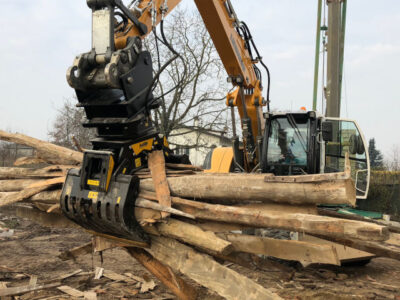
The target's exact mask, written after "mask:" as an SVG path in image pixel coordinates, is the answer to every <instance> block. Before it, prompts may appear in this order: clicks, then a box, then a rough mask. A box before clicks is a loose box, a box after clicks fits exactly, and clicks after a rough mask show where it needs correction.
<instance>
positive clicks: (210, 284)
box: [149, 237, 282, 300]
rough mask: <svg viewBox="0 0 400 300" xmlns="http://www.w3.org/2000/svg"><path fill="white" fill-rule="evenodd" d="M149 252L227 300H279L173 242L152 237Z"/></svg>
mask: <svg viewBox="0 0 400 300" xmlns="http://www.w3.org/2000/svg"><path fill="white" fill-rule="evenodd" d="M149 252H150V253H151V254H152V255H153V256H154V257H155V258H157V259H158V260H159V261H162V262H163V263H165V264H167V265H169V266H170V267H171V268H172V269H174V270H176V271H179V272H181V273H183V274H185V275H186V276H188V277H189V278H191V279H192V280H194V281H196V282H197V283H199V284H201V285H202V286H205V287H207V288H209V289H211V290H213V291H214V292H216V293H218V294H219V295H220V296H222V297H225V298H226V299H228V300H230V299H232V300H233V299H234V300H237V299H246V300H259V299H265V300H267V299H282V298H281V297H279V296H278V295H276V294H274V293H272V292H270V291H269V290H267V289H265V288H264V287H262V286H261V285H259V284H257V283H255V282H254V281H252V280H250V279H249V278H247V277H245V276H243V275H240V274H238V273H236V272H235V271H233V270H231V269H229V268H227V267H224V266H222V265H220V264H218V263H217V262H216V261H215V260H214V259H212V258H211V257H210V256H208V255H206V254H200V253H198V252H196V251H194V250H193V249H191V248H189V247H187V246H185V245H183V244H181V243H179V242H177V241H175V240H172V239H167V238H161V237H154V238H153V239H152V245H151V248H150V249H149Z"/></svg>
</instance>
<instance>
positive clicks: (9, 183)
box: [0, 179, 41, 192]
mask: <svg viewBox="0 0 400 300" xmlns="http://www.w3.org/2000/svg"><path fill="white" fill-rule="evenodd" d="M38 181H41V180H40V179H11V180H0V192H18V191H22V190H23V189H25V188H27V187H28V186H30V185H32V184H33V183H36V182H38Z"/></svg>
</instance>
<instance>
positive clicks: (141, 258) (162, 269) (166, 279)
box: [126, 248, 197, 300]
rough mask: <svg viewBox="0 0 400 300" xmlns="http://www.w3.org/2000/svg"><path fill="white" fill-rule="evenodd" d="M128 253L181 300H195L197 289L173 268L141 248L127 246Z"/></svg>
mask: <svg viewBox="0 0 400 300" xmlns="http://www.w3.org/2000/svg"><path fill="white" fill-rule="evenodd" d="M126 250H127V251H128V253H129V254H130V255H131V256H132V257H134V258H135V259H136V260H137V261H138V262H139V263H141V264H142V265H143V266H144V267H145V268H146V269H147V270H148V271H150V273H152V274H153V275H154V276H155V277H157V278H158V279H159V280H160V281H161V282H162V283H163V284H164V285H165V286H167V287H168V288H169V289H170V290H171V291H172V292H173V293H174V294H175V295H176V296H177V297H178V298H179V299H181V300H195V299H196V297H197V291H196V289H195V288H194V287H193V286H192V285H190V284H188V283H187V282H185V281H184V280H183V279H182V278H181V277H179V276H177V275H176V274H174V273H173V272H172V270H171V269H170V268H169V267H167V266H165V265H164V264H162V263H161V262H160V261H159V260H157V259H155V258H154V257H153V256H151V255H150V254H149V253H148V252H147V251H145V250H143V249H140V248H126Z"/></svg>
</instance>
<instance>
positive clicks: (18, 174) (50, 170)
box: [0, 166, 72, 179]
mask: <svg viewBox="0 0 400 300" xmlns="http://www.w3.org/2000/svg"><path fill="white" fill-rule="evenodd" d="M71 167H72V166H50V167H46V168H41V169H34V168H7V167H3V168H0V179H24V178H31V179H33V178H51V177H60V176H63V175H65V174H66V173H67V170H68V169H70V168H71Z"/></svg>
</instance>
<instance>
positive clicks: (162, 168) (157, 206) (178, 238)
mask: <svg viewBox="0 0 400 300" xmlns="http://www.w3.org/2000/svg"><path fill="white" fill-rule="evenodd" d="M0 139H2V140H6V141H9V142H14V143H19V144H24V145H28V146H30V147H33V148H35V149H36V150H37V155H38V157H37V159H40V160H41V161H45V162H46V163H48V164H50V165H49V166H46V167H43V168H40V169H37V168H0V206H4V205H8V204H12V203H16V202H20V201H24V202H25V203H31V205H33V206H35V207H36V208H35V210H32V209H31V210H30V211H29V212H28V214H29V215H30V216H32V218H33V217H34V215H38V216H40V217H37V218H36V219H41V218H43V214H44V215H46V214H47V215H48V216H54V215H56V216H57V217H56V218H57V222H58V221H59V220H60V219H61V218H60V208H59V203H58V202H59V198H60V195H61V187H62V183H63V182H64V180H65V176H66V172H67V170H68V169H70V168H76V167H79V163H80V162H81V161H82V159H83V155H82V153H80V152H77V151H73V150H70V149H66V148H63V147H59V146H56V145H53V144H50V143H47V142H43V141H39V140H36V139H33V138H30V137H27V136H24V135H21V134H9V133H6V132H2V131H0ZM21 161H24V160H20V162H19V163H21ZM26 161H32V160H26ZM137 175H138V176H139V177H140V178H141V183H140V194H139V197H138V199H137V200H136V208H135V211H134V212H132V213H134V214H135V216H136V219H137V220H138V221H139V223H140V224H141V225H142V227H143V229H144V230H145V231H146V232H147V233H148V234H149V235H150V236H151V245H150V246H149V248H146V249H141V248H137V247H136V246H137V245H136V244H135V243H132V242H129V241H128V240H122V239H118V238H113V237H110V236H104V235H100V237H99V236H97V237H96V238H95V243H94V244H95V248H96V249H97V250H99V249H100V250H99V251H103V250H106V249H109V248H112V247H124V248H126V249H127V251H128V252H129V254H130V255H131V256H133V257H134V258H136V259H137V260H138V261H139V262H140V263H142V264H143V265H144V266H145V267H146V268H147V269H148V270H149V271H150V272H151V273H152V274H153V275H155V276H156V277H157V278H158V279H160V281H161V282H163V283H164V284H165V285H166V286H167V287H168V288H169V289H170V290H171V291H172V292H173V293H174V294H175V295H177V296H178V297H179V298H181V299H194V295H195V294H196V291H195V288H194V287H193V286H191V285H190V284H188V283H187V282H185V281H184V280H183V279H182V278H181V277H179V276H178V275H176V274H175V273H174V272H172V271H171V268H172V269H173V270H174V271H175V272H178V273H182V274H184V275H186V276H187V277H189V278H191V279H193V280H194V281H196V282H197V283H199V284H200V285H202V286H205V287H207V288H209V289H211V290H213V291H215V292H217V293H218V294H219V295H221V296H223V297H225V298H227V299H279V296H277V295H276V294H274V293H272V292H270V291H269V290H267V289H266V288H264V287H262V286H261V285H259V284H258V283H256V282H254V281H252V280H251V279H249V278H247V277H245V276H243V275H240V274H238V273H236V272H235V271H233V270H232V269H230V268H227V267H226V266H223V265H221V264H220V263H218V262H217V261H221V260H222V261H231V262H233V263H237V264H241V265H246V264H248V261H246V255H253V254H257V255H265V256H273V257H277V258H281V259H285V260H297V261H300V262H302V263H303V264H309V263H327V264H336V265H340V260H339V258H338V255H337V252H336V248H335V247H334V246H333V245H330V244H316V243H312V242H306V241H297V240H279V239H274V238H270V237H262V236H255V235H246V234H243V232H246V230H248V229H249V228H274V229H279V230H285V231H291V232H300V233H301V234H303V233H305V234H308V235H312V236H316V237H319V238H323V239H324V240H328V241H332V242H335V243H339V244H342V245H346V246H350V247H353V248H355V249H359V250H363V251H367V252H369V253H372V254H375V255H378V256H384V257H390V258H394V259H400V247H399V246H398V245H400V236H399V235H398V234H396V233H395V232H399V227H398V226H397V225H395V224H391V223H382V222H380V223H379V224H376V223H372V222H368V221H369V220H349V219H345V218H342V217H341V216H340V215H335V216H334V217H332V216H324V215H321V211H319V210H318V209H317V204H320V203H325V204H349V205H354V204H355V199H356V197H355V189H354V184H353V181H352V180H351V177H350V170H349V169H346V171H345V172H342V173H334V174H319V175H303V176H285V177H280V176H273V175H270V174H207V173H203V172H202V171H201V170H200V169H199V168H196V167H194V166H190V165H173V164H165V162H164V157H163V154H162V152H161V153H159V152H157V151H155V152H152V153H151V154H150V155H149V169H143V170H141V171H140V172H138V173H137ZM38 210H40V212H38ZM66 224H72V223H68V222H66ZM239 232H241V233H239ZM85 247H86V248H85ZM82 249H84V250H82ZM85 249H86V250H85ZM91 249H92V248H91V245H85V246H84V247H83V248H82V247H81V248H80V250H79V249H78V250H79V251H91ZM78 250H77V251H78ZM79 251H78V253H79ZM73 253H74V251H72V252H71V254H70V255H73Z"/></svg>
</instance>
